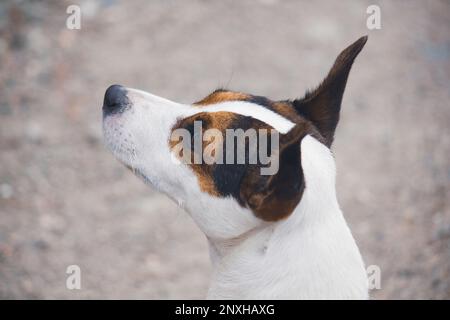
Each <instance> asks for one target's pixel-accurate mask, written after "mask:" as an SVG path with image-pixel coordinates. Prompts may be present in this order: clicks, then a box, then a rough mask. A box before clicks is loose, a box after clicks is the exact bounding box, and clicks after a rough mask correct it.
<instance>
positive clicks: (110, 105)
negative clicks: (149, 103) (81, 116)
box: [103, 84, 129, 116]
mask: <svg viewBox="0 0 450 320" xmlns="http://www.w3.org/2000/svg"><path fill="white" fill-rule="evenodd" d="M128 105H129V100H128V97H127V90H126V89H125V87H123V86H121V85H118V84H113V85H112V86H110V87H109V88H108V89H106V92H105V98H104V100H103V114H104V115H105V116H106V115H109V114H114V113H120V112H123V111H124V110H125V108H126V107H127V106H128Z"/></svg>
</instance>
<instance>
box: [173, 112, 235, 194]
mask: <svg viewBox="0 0 450 320" xmlns="http://www.w3.org/2000/svg"><path fill="white" fill-rule="evenodd" d="M195 121H199V122H201V124H202V135H203V134H204V132H205V131H206V130H208V129H217V130H219V131H220V132H221V133H222V136H225V130H226V129H227V128H229V127H231V123H232V122H234V121H236V115H235V114H234V113H231V112H211V113H207V112H201V113H198V114H195V115H193V116H191V117H188V118H185V119H181V120H179V121H178V122H177V123H176V124H175V126H174V127H173V128H172V132H173V130H176V129H181V128H183V129H186V130H188V131H189V132H190V135H191V138H192V139H191V159H190V163H189V164H188V165H189V167H190V168H191V169H192V170H193V171H194V173H195V175H196V176H197V179H198V183H199V186H200V190H202V191H204V192H206V193H209V194H211V195H213V196H217V197H219V196H221V194H220V192H219V191H218V190H217V187H216V183H215V181H214V177H213V175H214V164H212V165H208V164H206V163H201V164H196V163H194V157H195V155H194V132H193V130H194V122H195ZM178 143H180V141H179V140H172V139H171V140H170V141H169V146H170V148H171V149H173V148H174V147H175V145H177V144H178ZM211 143H218V141H215V140H213V141H202V150H201V152H202V154H200V155H199V156H200V157H201V159H203V158H202V156H203V150H204V149H205V147H206V146H207V145H209V144H211ZM223 143H225V142H224V141H223ZM176 156H177V157H178V158H180V159H181V158H182V156H183V155H182V154H176Z"/></svg>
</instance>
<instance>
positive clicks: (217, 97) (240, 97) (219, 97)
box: [194, 90, 249, 106]
mask: <svg viewBox="0 0 450 320" xmlns="http://www.w3.org/2000/svg"><path fill="white" fill-rule="evenodd" d="M248 97H249V95H248V94H245V93H242V92H233V91H225V90H216V91H214V92H213V93H211V94H210V95H208V96H207V97H205V98H203V99H202V100H200V101H198V102H195V103H194V105H197V106H206V105H209V104H215V103H220V102H225V101H244V100H246V99H248Z"/></svg>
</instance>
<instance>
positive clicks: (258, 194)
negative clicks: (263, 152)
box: [240, 123, 311, 221]
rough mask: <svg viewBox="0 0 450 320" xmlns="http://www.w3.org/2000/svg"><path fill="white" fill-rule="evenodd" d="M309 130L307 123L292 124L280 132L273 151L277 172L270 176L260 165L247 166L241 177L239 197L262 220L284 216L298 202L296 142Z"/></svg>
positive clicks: (300, 177)
mask: <svg viewBox="0 0 450 320" xmlns="http://www.w3.org/2000/svg"><path fill="white" fill-rule="evenodd" d="M308 131H309V132H310V131H311V129H310V125H309V124H307V123H303V124H298V125H296V126H295V127H294V128H293V129H291V131H289V132H288V133H287V134H285V135H280V140H279V148H278V150H277V153H278V155H277V154H275V156H278V159H279V167H278V172H277V173H276V174H274V175H271V176H264V175H261V174H260V168H258V167H249V168H248V171H247V173H246V175H245V177H244V179H243V181H242V184H241V190H240V198H241V200H242V201H243V202H244V203H245V204H246V205H247V206H248V207H249V208H250V209H251V210H252V211H253V213H254V214H255V215H256V216H257V217H258V218H261V219H263V220H265V221H276V220H279V219H282V218H285V217H287V216H288V215H290V214H291V213H292V211H293V210H294V209H295V207H296V206H297V204H298V203H299V201H300V199H301V197H302V194H303V190H304V188H305V183H304V179H303V171H302V168H301V157H300V143H301V140H302V139H303V137H304V136H305V135H306V134H307V133H308Z"/></svg>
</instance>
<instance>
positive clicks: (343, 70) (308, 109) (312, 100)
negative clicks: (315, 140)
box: [293, 36, 367, 147]
mask: <svg viewBox="0 0 450 320" xmlns="http://www.w3.org/2000/svg"><path fill="white" fill-rule="evenodd" d="M366 41H367V36H365V37H362V38H360V39H358V40H357V41H356V42H355V43H353V44H352V45H350V46H349V47H348V48H346V49H345V50H344V51H342V52H341V54H340V55H339V56H338V57H337V58H336V61H335V62H334V65H333V67H332V68H331V70H330V72H329V73H328V75H327V77H326V78H325V80H324V81H323V82H322V84H321V85H319V87H317V89H315V90H313V91H312V92H308V93H306V95H305V97H304V98H303V99H299V100H295V101H294V102H293V103H294V106H295V108H296V110H297V111H298V112H299V113H300V114H301V115H302V116H304V117H305V118H306V119H308V120H310V121H312V123H313V124H314V125H315V126H316V127H317V129H318V130H319V132H320V133H321V135H322V136H323V137H324V139H325V143H326V145H327V146H328V147H329V146H331V144H332V142H333V136H334V131H335V130H336V126H337V123H338V121H339V111H340V109H341V102H342V96H343V94H344V89H345V85H346V83H347V77H348V74H349V72H350V69H351V67H352V64H353V61H354V60H355V58H356V56H357V55H358V53H359V52H360V51H361V49H362V48H363V47H364V44H365V43H366Z"/></svg>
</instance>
